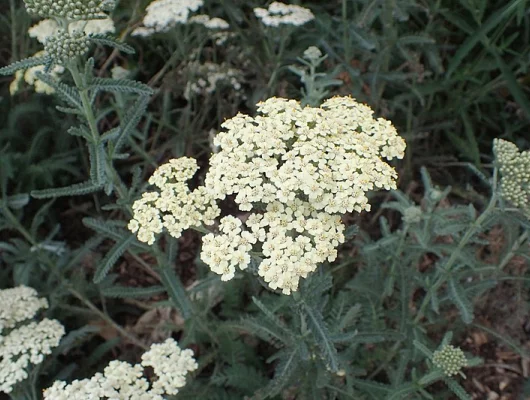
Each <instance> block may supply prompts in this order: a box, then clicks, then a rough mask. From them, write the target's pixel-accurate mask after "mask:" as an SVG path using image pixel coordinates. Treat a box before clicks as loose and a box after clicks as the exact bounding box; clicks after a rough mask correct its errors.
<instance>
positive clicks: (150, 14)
mask: <svg viewBox="0 0 530 400" xmlns="http://www.w3.org/2000/svg"><path fill="white" fill-rule="evenodd" d="M203 4H204V2H203V0H155V1H153V2H152V3H150V4H149V5H148V6H147V8H146V11H147V13H146V15H145V17H144V19H143V26H140V27H138V28H136V29H135V30H134V31H133V32H132V35H133V36H149V35H152V34H154V33H157V32H166V31H168V30H169V29H171V28H173V27H174V26H175V25H177V24H184V23H186V22H187V21H188V18H189V15H190V13H192V12H194V11H197V10H198V9H199V7H201V6H202V5H203Z"/></svg>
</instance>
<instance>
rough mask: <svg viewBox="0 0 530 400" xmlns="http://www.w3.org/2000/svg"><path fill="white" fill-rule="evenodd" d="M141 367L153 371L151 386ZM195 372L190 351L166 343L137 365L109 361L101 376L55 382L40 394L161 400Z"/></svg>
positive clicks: (62, 398)
mask: <svg viewBox="0 0 530 400" xmlns="http://www.w3.org/2000/svg"><path fill="white" fill-rule="evenodd" d="M145 367H153V369H154V373H155V375H156V377H157V380H155V381H154V382H153V383H150V382H149V381H148V380H147V379H146V378H145V377H144V368H145ZM197 368H198V365H197V362H196V361H195V360H194V358H193V351H192V350H182V349H181V348H180V347H179V346H178V343H177V342H176V341H175V340H173V339H167V340H166V341H165V342H164V343H160V344H153V345H152V346H151V348H150V349H149V350H148V351H147V352H146V353H144V354H143V355H142V362H141V363H140V364H136V365H131V364H129V363H127V362H123V361H111V362H110V363H109V365H108V366H107V367H106V368H105V370H104V371H103V373H96V374H95V375H94V376H93V377H92V378H90V379H83V380H76V381H74V382H72V383H71V384H66V382H63V381H56V382H54V384H53V385H52V386H51V387H50V388H48V389H46V390H45V391H44V400H72V399H80V400H81V399H83V400H84V399H92V400H96V399H122V400H163V399H164V397H162V396H163V395H165V394H169V395H174V394H177V393H178V391H179V389H180V388H182V387H183V386H184V385H185V384H186V375H187V374H188V373H189V372H192V371H195V370H196V369H197Z"/></svg>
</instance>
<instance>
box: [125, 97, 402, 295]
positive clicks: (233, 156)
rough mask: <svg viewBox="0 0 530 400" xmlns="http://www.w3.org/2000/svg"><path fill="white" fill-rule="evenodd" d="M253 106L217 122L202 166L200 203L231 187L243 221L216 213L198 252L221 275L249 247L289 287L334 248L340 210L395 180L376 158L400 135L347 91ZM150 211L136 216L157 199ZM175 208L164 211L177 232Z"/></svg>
mask: <svg viewBox="0 0 530 400" xmlns="http://www.w3.org/2000/svg"><path fill="white" fill-rule="evenodd" d="M258 113H259V114H260V115H258V116H256V117H254V118H252V117H249V116H246V115H242V114H238V115H237V116H235V117H234V118H232V119H230V120H227V121H225V122H224V123H223V125H222V126H223V128H225V129H226V131H224V132H221V133H219V134H218V135H217V136H216V137H215V139H214V146H215V147H216V148H218V149H220V150H219V151H218V152H216V153H215V154H213V155H212V156H211V158H210V169H209V171H208V173H207V174H206V179H205V186H204V193H205V194H207V195H208V196H209V197H208V201H209V202H210V203H209V204H211V205H212V207H213V204H214V201H213V200H223V199H225V198H226V197H227V196H233V198H234V200H235V202H236V204H237V206H238V208H239V210H241V211H244V212H252V213H251V214H250V215H249V216H248V218H247V219H246V222H245V224H244V225H245V226H246V227H244V226H243V222H242V221H241V220H239V219H238V218H235V217H232V216H228V217H225V218H223V219H222V220H221V221H220V226H219V231H220V233H219V234H213V233H211V234H208V235H206V236H204V238H203V248H202V253H201V258H202V260H203V261H204V262H205V263H206V264H208V265H209V267H210V268H211V269H212V271H214V272H216V273H218V274H220V275H221V276H222V279H223V280H229V279H232V278H233V277H234V274H235V271H236V268H239V269H241V270H244V269H246V268H247V267H248V266H249V263H250V258H251V252H252V251H256V252H258V253H259V254H261V255H262V256H263V257H264V259H263V260H262V262H261V264H260V265H259V267H258V274H259V275H260V276H262V277H263V279H264V280H265V281H266V282H267V283H268V284H269V286H270V287H271V288H273V289H281V290H282V292H283V293H284V294H290V293H291V292H292V291H295V290H297V288H298V284H299V280H300V278H305V277H307V275H308V274H309V273H311V272H312V271H314V270H315V269H316V268H317V265H318V264H319V263H322V262H324V261H326V260H327V261H330V262H332V261H334V260H335V258H336V257H337V247H338V246H339V245H340V244H341V243H343V242H344V229H345V227H344V225H343V224H342V222H341V215H342V214H345V213H347V212H353V211H356V212H361V211H363V210H366V211H369V210H370V204H368V198H367V197H366V192H368V191H370V190H374V189H387V190H388V189H394V188H395V187H396V182H395V180H396V178H397V173H396V171H395V170H394V169H393V168H392V167H391V166H390V165H388V164H387V163H386V162H385V161H384V160H383V159H387V160H390V159H393V158H402V157H403V155H404V151H405V142H404V140H403V139H402V138H400V137H399V136H398V135H397V132H396V130H395V128H394V127H393V126H392V124H391V123H390V122H389V121H387V120H385V119H382V118H378V119H375V118H374V117H373V111H372V110H371V109H370V108H369V107H368V106H366V105H363V104H360V103H358V102H356V101H355V100H353V99H352V98H350V97H335V98H332V99H329V100H327V101H326V102H324V104H323V105H322V106H321V107H319V108H313V107H304V108H303V107H302V106H301V105H300V103H299V102H297V101H294V100H286V99H280V98H272V99H269V100H267V101H265V102H263V103H260V104H258ZM173 162H175V161H173ZM212 199H213V200H212ZM156 200H157V197H156V198H153V201H156ZM263 209H265V211H262V210H263ZM151 212H152V214H151V215H152V216H153V217H152V218H151V219H149V220H147V219H145V218H144V219H143V220H142V223H141V224H140V225H142V226H144V225H148V224H150V223H151V222H150V221H154V220H156V215H157V212H158V209H157V206H156V205H153V207H152V211H151ZM175 212H176V210H175V211H171V213H172V215H174V213H175ZM181 218H182V217H181V216H178V217H175V218H174V219H171V223H173V224H176V225H177V226H178V231H179V232H180V231H181V226H180V224H181ZM157 224H158V225H156V224H155V225H156V227H155V228H156V229H158V231H161V229H162V223H161V222H157ZM137 226H138V224H137V222H133V226H132V228H137ZM165 226H166V228H167V230H168V231H170V230H171V229H172V228H171V225H168V224H166V225H165ZM154 230H155V229H153V228H151V227H150V228H149V231H154ZM140 240H144V241H147V240H150V241H151V240H154V239H153V236H149V237H143V239H140Z"/></svg>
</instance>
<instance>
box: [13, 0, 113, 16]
mask: <svg viewBox="0 0 530 400" xmlns="http://www.w3.org/2000/svg"><path fill="white" fill-rule="evenodd" d="M24 3H25V4H26V9H27V11H28V13H30V14H34V15H37V16H39V17H43V18H48V17H60V18H65V19H68V20H70V21H78V20H88V19H98V18H105V17H106V13H108V12H109V11H112V9H113V8H114V6H115V5H116V2H115V0H24Z"/></svg>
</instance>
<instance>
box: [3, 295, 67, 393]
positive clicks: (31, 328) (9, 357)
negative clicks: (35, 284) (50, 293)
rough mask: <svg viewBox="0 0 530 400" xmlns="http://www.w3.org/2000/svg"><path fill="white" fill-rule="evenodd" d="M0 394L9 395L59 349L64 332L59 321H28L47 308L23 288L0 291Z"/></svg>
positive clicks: (45, 302) (46, 304)
mask: <svg viewBox="0 0 530 400" xmlns="http://www.w3.org/2000/svg"><path fill="white" fill-rule="evenodd" d="M0 304H1V305H2V307H1V309H0V392H5V393H11V392H12V391H14V390H16V388H17V384H21V382H23V381H25V380H26V379H27V378H28V376H29V369H30V368H31V366H36V365H38V364H40V363H42V362H43V360H44V358H45V357H46V356H47V355H50V354H51V352H52V349H53V348H55V347H57V346H58V345H59V342H60V340H61V338H62V337H63V335H64V333H65V331H64V327H63V326H62V325H61V323H60V322H59V321H56V320H51V319H47V318H44V319H43V320H41V321H39V322H37V321H32V319H33V318H34V317H35V316H36V315H37V313H38V312H39V310H41V309H45V308H48V302H47V301H46V299H42V298H39V297H38V296H37V292H36V291H35V290H34V289H32V288H29V287H26V286H18V287H16V288H12V289H4V290H0Z"/></svg>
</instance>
